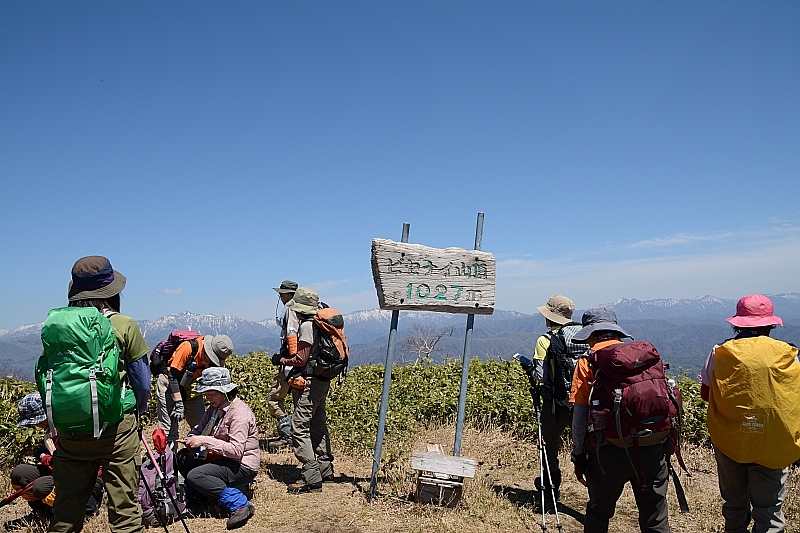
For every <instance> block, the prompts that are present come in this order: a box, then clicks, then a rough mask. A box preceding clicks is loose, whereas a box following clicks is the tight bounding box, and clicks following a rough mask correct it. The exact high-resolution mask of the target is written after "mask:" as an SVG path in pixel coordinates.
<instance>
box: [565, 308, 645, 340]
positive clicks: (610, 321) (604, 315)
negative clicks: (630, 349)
mask: <svg viewBox="0 0 800 533" xmlns="http://www.w3.org/2000/svg"><path fill="white" fill-rule="evenodd" d="M581 324H582V325H583V328H582V329H580V330H578V332H577V333H576V334H575V335H574V336H573V337H572V341H573V342H584V341H585V340H586V339H588V338H589V337H590V336H591V335H592V333H594V332H595V331H616V332H617V333H620V334H621V335H622V336H623V337H630V335H628V333H627V332H626V331H625V330H624V329H622V328H621V327H619V324H617V314H616V313H615V312H614V311H613V310H612V309H608V308H606V307H594V308H592V309H588V310H587V311H586V312H585V313H583V317H582V318H581ZM631 338H633V337H631Z"/></svg>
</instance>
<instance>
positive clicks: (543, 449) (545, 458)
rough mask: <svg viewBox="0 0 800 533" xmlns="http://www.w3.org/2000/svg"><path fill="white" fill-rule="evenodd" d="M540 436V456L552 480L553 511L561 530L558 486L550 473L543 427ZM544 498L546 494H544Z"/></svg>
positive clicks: (557, 525)
mask: <svg viewBox="0 0 800 533" xmlns="http://www.w3.org/2000/svg"><path fill="white" fill-rule="evenodd" d="M539 438H540V439H541V442H542V445H541V449H540V451H539V457H544V468H545V469H546V470H547V479H548V481H550V495H551V496H552V497H553V512H554V513H555V515H556V529H558V530H559V531H561V518H560V517H559V516H558V502H557V501H556V488H555V487H554V486H553V478H552V475H551V473H550V461H549V460H548V459H547V449H546V443H545V441H544V438H543V437H542V430H541V428H540V429H539ZM542 452H544V453H542ZM540 460H541V459H540ZM542 499H544V496H542Z"/></svg>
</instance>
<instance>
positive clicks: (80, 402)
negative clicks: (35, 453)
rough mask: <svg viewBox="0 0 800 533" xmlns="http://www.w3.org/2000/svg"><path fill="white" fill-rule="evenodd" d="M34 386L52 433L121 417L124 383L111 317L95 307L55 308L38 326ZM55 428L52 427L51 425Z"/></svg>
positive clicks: (96, 427) (100, 425)
mask: <svg viewBox="0 0 800 533" xmlns="http://www.w3.org/2000/svg"><path fill="white" fill-rule="evenodd" d="M42 345H43V347H44V351H43V352H42V355H41V357H39V360H38V361H37V362H36V385H37V387H38V388H39V393H40V394H41V395H42V399H43V400H44V406H45V410H46V412H47V420H48V422H49V423H50V430H51V432H53V433H54V432H55V429H58V430H61V431H70V432H71V431H92V432H93V433H94V437H95V438H99V437H100V435H101V434H102V433H103V430H105V429H106V427H107V426H110V425H114V424H116V423H117V422H119V421H120V420H122V417H123V414H124V402H123V398H124V397H125V388H124V387H123V385H122V381H121V379H120V372H119V371H120V368H119V367H120V354H119V348H118V347H117V341H116V338H115V337H114V328H113V327H112V325H111V321H110V320H109V319H108V318H106V317H105V316H103V314H102V313H101V312H100V311H99V310H97V309H96V308H94V307H58V308H56V309H52V310H51V311H50V312H49V313H48V314H47V320H45V322H44V324H43V325H42ZM54 428H55V429H54Z"/></svg>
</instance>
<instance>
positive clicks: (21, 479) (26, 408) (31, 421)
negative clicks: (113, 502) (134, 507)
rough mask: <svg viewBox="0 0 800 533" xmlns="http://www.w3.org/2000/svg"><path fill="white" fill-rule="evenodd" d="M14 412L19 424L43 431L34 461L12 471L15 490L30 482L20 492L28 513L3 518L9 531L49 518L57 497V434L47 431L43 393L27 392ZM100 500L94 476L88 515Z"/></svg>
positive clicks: (100, 491)
mask: <svg viewBox="0 0 800 533" xmlns="http://www.w3.org/2000/svg"><path fill="white" fill-rule="evenodd" d="M17 412H18V414H19V421H18V425H19V426H29V427H31V426H32V427H39V428H43V429H45V431H46V433H45V436H44V439H43V441H42V445H41V446H40V447H39V448H38V449H37V450H36V451H35V452H34V460H35V461H36V463H35V464H29V463H24V464H21V465H17V466H16V467H14V469H13V470H12V471H11V486H12V487H13V488H14V490H15V491H17V490H20V489H22V488H24V487H27V486H28V485H30V484H31V483H33V485H32V486H31V488H30V489H29V490H28V491H27V492H24V493H23V494H22V495H21V497H22V499H24V500H26V501H27V502H28V505H29V506H30V508H31V513H30V514H28V515H27V516H24V517H22V518H18V519H16V520H11V521H9V522H6V523H5V524H4V527H5V529H6V530H8V531H11V530H15V529H21V528H24V527H26V526H28V525H29V524H30V523H32V522H35V521H42V522H44V521H49V520H50V517H51V516H52V514H53V513H52V507H53V502H54V501H55V499H56V489H55V484H54V483H53V466H52V463H51V461H52V460H53V454H54V453H55V451H56V446H57V445H58V437H57V436H55V435H50V432H49V431H47V430H48V428H49V425H48V423H47V415H46V414H45V412H44V406H43V405H42V396H41V395H40V394H39V393H38V392H32V393H30V394H28V395H26V396H25V397H24V398H22V400H20V402H19V405H17ZM102 501H103V481H102V479H100V477H99V476H98V477H97V478H96V479H95V483H94V490H93V491H92V495H91V497H90V498H89V501H88V503H87V504H86V514H87V515H88V516H92V515H94V514H96V513H97V512H98V511H99V510H100V503H101V502H102Z"/></svg>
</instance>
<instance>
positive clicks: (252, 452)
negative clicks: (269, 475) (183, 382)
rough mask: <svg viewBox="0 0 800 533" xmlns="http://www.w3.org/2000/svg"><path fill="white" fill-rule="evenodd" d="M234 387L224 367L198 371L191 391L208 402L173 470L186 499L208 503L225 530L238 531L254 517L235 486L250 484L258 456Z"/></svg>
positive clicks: (249, 416) (253, 428) (250, 421)
mask: <svg viewBox="0 0 800 533" xmlns="http://www.w3.org/2000/svg"><path fill="white" fill-rule="evenodd" d="M237 388H238V385H237V384H236V383H233V382H232V381H231V374H230V371H229V370H228V369H227V368H222V367H211V368H207V369H205V370H203V373H202V375H201V376H200V379H198V380H197V385H196V386H195V389H196V390H197V392H200V393H202V394H204V395H205V398H206V400H207V401H208V403H209V406H208V409H207V410H206V412H205V413H204V414H203V416H202V418H201V419H200V422H199V423H198V424H197V425H196V426H194V427H193V428H192V430H191V431H190V432H189V434H188V435H187V436H186V438H185V439H181V440H179V441H178V442H180V443H181V444H184V445H185V446H186V448H184V449H182V450H181V451H180V452H178V470H179V471H180V472H181V474H182V475H183V477H184V478H185V479H186V488H187V498H190V499H191V498H192V497H193V496H194V499H197V496H198V495H201V496H204V497H206V498H209V499H211V500H213V501H215V502H217V503H218V504H219V505H220V506H222V507H224V508H225V510H227V511H228V512H229V513H230V517H229V518H228V522H227V524H226V527H227V528H228V529H234V528H237V527H241V526H243V525H245V524H246V523H247V521H248V520H250V517H251V516H253V513H255V508H254V507H253V504H252V503H250V502H249V501H248V500H247V496H245V495H244V493H243V492H242V491H240V490H239V489H238V488H236V487H240V486H242V485H246V484H248V483H250V482H251V481H253V480H254V479H255V477H256V474H257V473H258V467H259V464H260V458H261V452H260V449H259V446H258V427H257V425H256V417H255V415H254V414H253V411H251V410H250V407H248V406H247V404H246V403H244V401H242V399H241V398H238V397H237V395H236V391H237Z"/></svg>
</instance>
